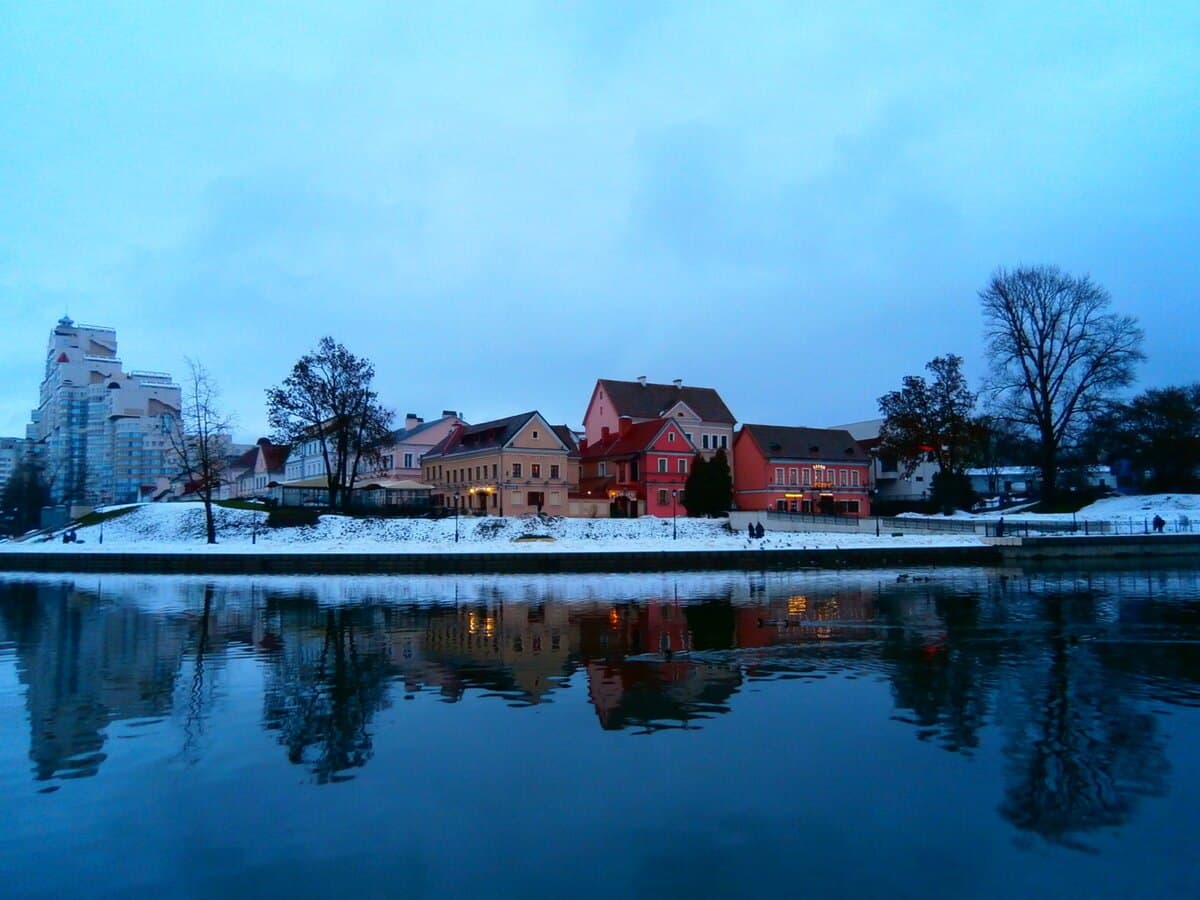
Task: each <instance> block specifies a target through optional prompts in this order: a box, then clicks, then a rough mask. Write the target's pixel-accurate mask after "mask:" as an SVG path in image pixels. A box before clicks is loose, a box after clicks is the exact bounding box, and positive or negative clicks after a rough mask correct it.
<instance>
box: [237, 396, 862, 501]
mask: <svg viewBox="0 0 1200 900" xmlns="http://www.w3.org/2000/svg"><path fill="white" fill-rule="evenodd" d="M717 453H723V454H724V455H725V457H726V460H727V462H728V464H729V466H730V469H731V474H732V478H733V488H734V506H735V507H736V508H738V509H753V510H787V511H794V512H814V513H815V512H831V513H840V514H844V515H858V516H865V515H868V514H869V513H870V491H871V488H872V485H873V480H872V466H873V464H874V460H873V459H872V457H871V456H870V455H869V454H868V452H867V450H866V448H864V446H863V444H862V443H861V442H860V441H858V440H856V439H855V437H854V436H853V435H851V433H850V432H849V431H848V430H847V429H845V428H800V427H792V426H784V425H760V424H742V425H741V426H740V427H739V426H738V422H737V420H736V418H735V417H734V415H733V413H732V412H731V411H730V409H729V407H728V406H727V405H726V404H725V402H724V400H722V399H721V396H720V394H719V393H718V392H717V391H716V390H714V389H713V388H706V387H692V386H689V385H685V384H684V383H683V382H682V381H678V380H677V381H675V382H673V383H671V384H655V383H652V382H649V381H648V380H647V379H646V378H644V377H643V378H638V379H636V380H634V381H619V380H613V379H600V380H598V381H597V382H596V384H595V386H594V388H593V389H592V393H591V396H590V398H589V400H588V403H587V407H586V410H585V413H584V417H583V428H582V430H581V431H576V430H574V429H572V428H570V427H568V426H567V425H563V424H556V423H553V422H551V421H549V420H547V419H546V417H545V416H543V415H542V414H541V413H540V412H538V411H537V410H530V411H528V412H523V413H519V414H517V415H513V416H508V417H505V418H502V419H495V420H492V421H488V422H480V423H474V424H472V423H469V422H467V421H466V420H465V419H464V418H463V417H462V415H461V413H458V412H455V411H453V410H443V411H442V414H441V416H440V417H438V418H437V419H434V420H431V421H428V422H426V421H425V420H424V419H422V418H420V417H418V416H416V415H413V414H409V415H408V416H406V418H405V425H404V428H402V429H399V430H397V431H396V432H395V433H394V434H393V435H392V441H391V442H390V444H389V445H388V446H387V447H385V448H384V449H383V451H382V455H381V462H380V463H379V464H378V465H376V466H375V467H373V468H372V469H371V470H370V471H367V472H360V473H359V476H358V480H357V488H356V493H371V492H376V493H377V494H378V496H379V497H380V498H383V497H391V498H392V502H399V503H407V502H409V501H411V500H412V499H413V498H416V497H419V498H423V500H424V502H425V503H427V504H428V505H430V506H432V507H434V508H440V509H458V510H459V511H461V512H462V513H465V514H466V513H470V514H475V515H510V516H511V515H526V514H530V513H546V514H549V515H562V516H577V517H588V518H603V517H610V516H618V517H627V516H664V517H665V516H672V515H676V514H678V513H679V512H680V511H681V510H682V507H683V500H684V486H685V484H686V482H687V479H688V475H689V474H690V472H691V467H692V465H693V464H694V460H695V459H696V458H697V457H698V456H699V457H702V458H704V459H712V458H713V457H714V456H715V455H716V454H717ZM324 465H325V464H324V459H323V454H322V450H321V444H320V440H319V439H313V440H309V441H302V442H300V443H299V444H298V445H297V446H295V447H293V448H290V449H288V448H281V447H277V446H275V445H273V444H271V443H270V442H269V441H267V440H266V439H265V438H264V439H262V440H260V441H259V442H258V444H257V445H256V446H255V447H253V448H251V449H249V450H247V451H246V452H245V453H244V454H243V455H242V456H241V457H239V458H238V459H237V460H236V461H235V463H234V465H233V469H232V477H231V479H230V484H229V487H228V488H227V495H228V496H241V497H250V496H258V497H271V498H273V499H275V500H277V501H279V502H283V503H285V504H288V505H301V504H305V503H311V504H313V505H320V504H321V503H322V502H323V500H324V498H325V488H326V479H325V469H324ZM387 502H389V501H388V500H382V499H381V500H379V501H377V502H376V503H375V504H373V505H378V504H379V503H387Z"/></svg>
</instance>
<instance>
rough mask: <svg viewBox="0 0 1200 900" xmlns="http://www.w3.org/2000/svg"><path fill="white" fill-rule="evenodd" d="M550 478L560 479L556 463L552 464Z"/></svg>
mask: <svg viewBox="0 0 1200 900" xmlns="http://www.w3.org/2000/svg"><path fill="white" fill-rule="evenodd" d="M550 477H551V478H552V479H553V478H558V466H557V465H556V464H554V463H551V464H550Z"/></svg>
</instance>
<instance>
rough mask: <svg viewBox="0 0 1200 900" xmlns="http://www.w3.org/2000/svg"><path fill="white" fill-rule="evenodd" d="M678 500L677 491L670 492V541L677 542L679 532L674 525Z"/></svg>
mask: <svg viewBox="0 0 1200 900" xmlns="http://www.w3.org/2000/svg"><path fill="white" fill-rule="evenodd" d="M678 499H679V491H678V490H673V491H671V540H673V541H674V540H678V538H679V532H678V530H677V528H676V525H675V512H676V505H675V503H676V501H677V500H678Z"/></svg>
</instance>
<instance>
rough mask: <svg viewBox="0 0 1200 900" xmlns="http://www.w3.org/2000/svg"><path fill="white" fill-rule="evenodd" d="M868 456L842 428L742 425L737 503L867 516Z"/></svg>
mask: <svg viewBox="0 0 1200 900" xmlns="http://www.w3.org/2000/svg"><path fill="white" fill-rule="evenodd" d="M870 464H871V463H870V460H869V459H868V458H867V455H866V454H865V453H864V452H863V450H862V447H860V446H859V444H858V442H857V441H856V440H854V438H853V437H852V436H851V435H850V432H848V431H846V430H845V429H842V428H794V427H789V426H784V425H743V426H742V428H741V430H740V431H739V432H738V434H737V438H736V439H735V440H734V442H733V503H734V506H735V507H736V508H737V509H743V510H775V511H778V512H803V513H826V514H836V515H848V516H868V515H870V514H871V502H870V497H869V495H868V487H869V485H870Z"/></svg>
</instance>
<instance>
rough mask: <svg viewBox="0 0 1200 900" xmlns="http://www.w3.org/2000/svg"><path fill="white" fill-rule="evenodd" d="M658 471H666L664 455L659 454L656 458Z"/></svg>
mask: <svg viewBox="0 0 1200 900" xmlns="http://www.w3.org/2000/svg"><path fill="white" fill-rule="evenodd" d="M658 471H660V472H665V471H667V458H666V457H665V456H660V457H659V458H658Z"/></svg>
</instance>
